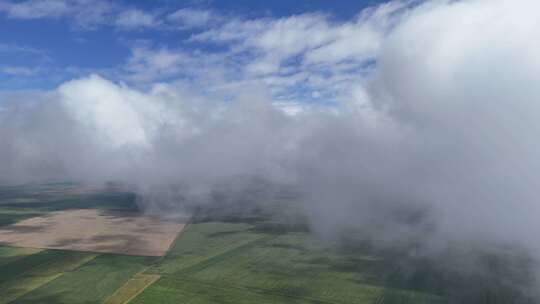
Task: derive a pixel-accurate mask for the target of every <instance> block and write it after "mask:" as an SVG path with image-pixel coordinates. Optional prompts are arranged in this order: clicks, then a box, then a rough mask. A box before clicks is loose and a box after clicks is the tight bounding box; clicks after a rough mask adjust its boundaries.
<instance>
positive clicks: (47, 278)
mask: <svg viewBox="0 0 540 304" xmlns="http://www.w3.org/2000/svg"><path fill="white" fill-rule="evenodd" d="M40 252H41V251H40ZM97 256H98V255H95V254H93V255H90V256H88V257H87V258H85V259H81V262H80V263H77V264H75V265H74V266H73V267H72V268H69V269H66V270H63V271H60V272H58V273H56V274H54V275H50V276H47V275H39V274H38V275H31V276H30V277H34V278H39V277H42V278H43V280H44V281H43V282H42V283H41V284H38V285H36V286H34V287H33V288H31V289H29V290H26V291H24V292H23V293H21V294H19V295H16V296H15V297H14V298H12V299H8V300H7V302H4V299H2V300H0V303H11V302H13V301H15V300H17V299H19V298H20V297H23V296H25V295H27V294H29V293H30V292H32V291H34V290H36V289H38V288H40V287H42V286H44V285H46V284H48V283H50V282H52V281H54V280H56V279H58V278H59V277H61V276H63V275H64V274H66V273H67V272H70V271H73V270H75V269H78V268H79V267H81V266H83V265H86V264H87V263H89V262H90V261H92V260H94V259H95V258H96V257H97ZM52 263H54V261H48V262H45V263H41V264H38V265H36V266H35V267H32V268H30V269H28V270H27V271H24V272H22V273H19V274H17V275H16V276H14V277H13V278H12V279H10V280H9V281H5V282H3V283H2V284H0V289H1V288H2V286H4V287H5V286H9V283H10V282H13V279H17V278H21V277H22V276H24V275H26V274H28V273H31V272H32V271H33V270H34V271H35V270H36V269H39V268H40V267H44V266H47V265H50V264H52Z"/></svg>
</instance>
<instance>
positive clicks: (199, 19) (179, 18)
mask: <svg viewBox="0 0 540 304" xmlns="http://www.w3.org/2000/svg"><path fill="white" fill-rule="evenodd" d="M219 19H220V17H218V15H217V14H215V13H214V12H213V11H211V10H203V9H193V8H183V9H179V10H177V11H175V12H173V13H171V14H169V15H168V16H167V20H168V21H170V22H172V23H173V24H175V25H177V26H178V27H179V28H180V29H192V28H200V27H204V26H206V25H208V24H209V23H211V22H216V21H219Z"/></svg>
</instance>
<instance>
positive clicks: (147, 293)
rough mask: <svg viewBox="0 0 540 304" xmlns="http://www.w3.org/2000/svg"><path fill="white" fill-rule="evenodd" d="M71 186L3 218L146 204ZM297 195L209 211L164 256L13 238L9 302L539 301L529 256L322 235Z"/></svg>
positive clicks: (37, 196) (18, 203) (11, 202)
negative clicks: (473, 268)
mask: <svg viewBox="0 0 540 304" xmlns="http://www.w3.org/2000/svg"><path fill="white" fill-rule="evenodd" d="M69 189H72V185H65V184H58V185H45V186H39V187H38V186H33V187H29V188H17V189H13V188H9V189H4V191H2V192H0V196H1V197H2V198H1V199H0V200H1V201H0V213H1V214H2V215H3V220H4V222H3V223H2V225H3V226H6V225H11V224H13V223H17V222H20V221H23V220H24V219H28V218H32V217H36V216H44V215H47V214H51V213H53V212H57V211H60V210H70V209H93V210H115V211H118V210H120V211H122V210H123V211H125V210H131V211H133V210H136V205H135V204H134V203H133V197H132V195H130V194H129V193H118V192H115V193H112V192H111V193H106V192H100V193H86V192H83V193H78V192H73V191H71V190H69ZM291 205H294V202H293V201H280V202H277V203H272V204H254V205H252V207H249V208H242V209H240V210H243V211H242V212H237V211H230V212H223V211H220V212H207V211H205V210H198V211H197V213H196V215H195V216H194V217H193V218H192V220H191V223H190V224H189V225H188V226H187V228H186V229H185V230H184V231H183V232H182V233H181V234H180V235H179V237H178V238H177V239H176V241H175V242H174V244H173V245H172V247H171V248H170V250H169V251H168V253H167V254H166V255H165V256H163V257H148V256H127V255H121V254H109V253H97V252H89V251H86V252H83V251H63V250H49V249H35V248H18V247H8V246H2V247H0V294H1V297H0V303H103V302H105V303H127V302H129V303H134V304H144V303H196V304H206V303H224V304H225V303H231V304H242V303H263V304H264V303H321V304H322V303H335V304H340V303H372V304H382V303H387V304H391V303H401V304H407V303H420V304H421V303H480V304H492V303H530V301H529V298H528V296H529V295H528V294H527V293H526V292H523V288H521V287H524V286H525V285H526V284H527V283H526V282H527V281H528V280H530V277H529V274H528V272H527V269H529V266H530V264H528V263H529V262H528V260H526V259H522V258H521V257H520V256H516V255H513V254H511V253H504V252H498V253H497V254H492V253H489V254H488V253H486V254H485V256H484V260H485V261H486V263H489V269H491V272H490V273H488V274H486V273H483V274H482V275H479V274H477V273H468V272H460V271H459V270H456V269H448V268H445V267H444V266H441V265H439V264H440V263H439V260H432V259H428V258H426V257H422V256H420V257H417V256H414V255H412V254H411V252H413V251H414V246H411V245H410V244H407V245H401V244H397V245H396V246H394V247H392V248H386V247H385V248H384V249H383V248H381V247H379V246H376V241H373V240H371V241H369V242H357V243H355V242H352V243H351V242H350V241H347V242H340V241H339V240H333V241H328V240H322V239H320V238H319V237H317V236H316V235H315V234H313V233H312V232H311V231H310V229H309V226H308V225H307V223H304V222H303V221H302V217H301V216H300V217H299V218H300V219H297V220H295V221H289V220H285V218H286V216H284V215H283V212H284V210H285V209H287V208H291ZM253 206H255V207H253ZM246 209H247V210H248V211H245V210H246ZM233 210H238V209H233ZM287 212H288V211H287ZM295 212H296V211H295ZM288 213H291V212H288ZM292 213H294V212H292ZM351 233H352V234H354V233H353V232H351ZM444 258H446V259H447V260H450V259H455V254H452V253H448V255H447V256H445V257H444ZM458 259H459V257H458ZM508 282H512V284H509V283H508ZM515 282H523V286H515V284H514V283H515ZM465 291H466V292H465Z"/></svg>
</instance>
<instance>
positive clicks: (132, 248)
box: [0, 209, 187, 256]
mask: <svg viewBox="0 0 540 304" xmlns="http://www.w3.org/2000/svg"><path fill="white" fill-rule="evenodd" d="M186 222H187V220H178V219H166V218H163V217H157V216H148V215H141V214H139V213H135V212H112V211H103V210H94V209H81V210H66V211H59V212H52V213H50V214H48V215H46V216H40V217H34V218H30V219H26V220H23V221H20V222H18V223H15V224H12V225H9V226H4V227H1V228H0V243H2V244H5V245H11V246H18V247H30V248H47V249H63V250H76V251H90V252H101V253H117V254H126V255H140V256H163V255H165V253H166V252H167V250H168V249H169V247H170V246H171V244H172V243H173V241H174V240H175V238H176V236H177V235H178V234H179V233H180V232H181V231H182V230H183V229H184V227H185V223H186Z"/></svg>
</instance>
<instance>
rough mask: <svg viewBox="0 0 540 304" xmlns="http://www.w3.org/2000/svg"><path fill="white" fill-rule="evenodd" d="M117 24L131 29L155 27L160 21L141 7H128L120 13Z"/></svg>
mask: <svg viewBox="0 0 540 304" xmlns="http://www.w3.org/2000/svg"><path fill="white" fill-rule="evenodd" d="M115 24H116V25H117V26H119V27H121V28H124V29H130V28H141V27H154V26H157V25H158V24H159V23H158V21H157V20H156V18H155V16H154V15H152V14H148V13H145V12H143V11H141V10H139V9H128V10H125V11H122V12H120V13H119V14H118V16H117V17H116V21H115Z"/></svg>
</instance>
